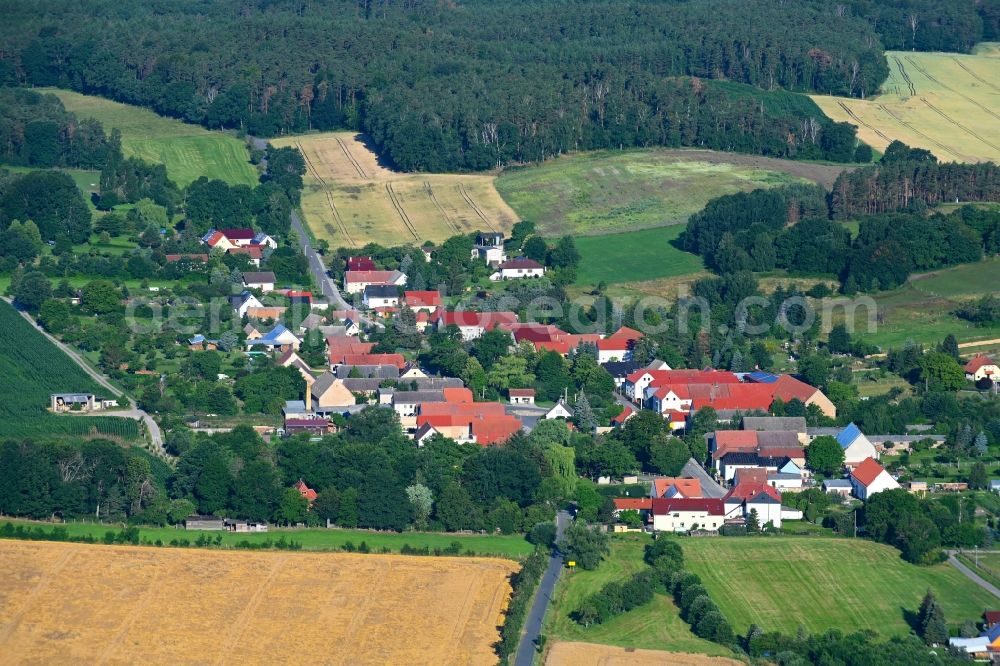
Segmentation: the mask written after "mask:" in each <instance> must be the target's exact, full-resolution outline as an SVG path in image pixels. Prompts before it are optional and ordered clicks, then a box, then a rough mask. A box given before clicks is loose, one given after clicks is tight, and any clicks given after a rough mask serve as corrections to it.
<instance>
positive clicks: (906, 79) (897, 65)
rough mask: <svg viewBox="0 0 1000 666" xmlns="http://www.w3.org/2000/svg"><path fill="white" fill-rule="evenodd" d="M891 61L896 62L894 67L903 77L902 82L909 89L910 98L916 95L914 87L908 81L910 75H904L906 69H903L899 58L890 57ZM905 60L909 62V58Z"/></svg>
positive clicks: (909, 80)
mask: <svg viewBox="0 0 1000 666" xmlns="http://www.w3.org/2000/svg"><path fill="white" fill-rule="evenodd" d="M892 59H893V60H894V61H895V62H896V67H898V68H899V74H900V76H902V77H903V82H904V83H906V85H907V87H908V88H909V89H910V97H913V96H914V95H916V94H917V89H916V88H915V87H914V85H913V81H912V80H911V79H910V75H909V74H907V73H906V68H905V67H903V63H902V61H901V60H900V59H899V58H897V57H896V56H892ZM907 60H909V58H907ZM911 64H912V63H911ZM918 69H919V68H918ZM928 78H929V77H928Z"/></svg>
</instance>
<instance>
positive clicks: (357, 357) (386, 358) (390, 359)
mask: <svg viewBox="0 0 1000 666" xmlns="http://www.w3.org/2000/svg"><path fill="white" fill-rule="evenodd" d="M340 365H394V366H396V367H397V368H402V367H403V366H404V365H406V359H405V358H404V357H403V355H402V354H344V357H343V359H342V360H341V362H340Z"/></svg>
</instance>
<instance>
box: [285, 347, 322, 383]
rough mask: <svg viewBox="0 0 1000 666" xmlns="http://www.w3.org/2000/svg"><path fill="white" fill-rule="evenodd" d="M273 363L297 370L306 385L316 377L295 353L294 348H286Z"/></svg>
mask: <svg viewBox="0 0 1000 666" xmlns="http://www.w3.org/2000/svg"><path fill="white" fill-rule="evenodd" d="M275 365H278V366H280V367H282V368H295V369H296V370H298V371H299V374H300V375H302V379H304V380H305V382H306V385H309V384H312V383H313V382H314V381H316V377H314V376H313V374H312V370H311V369H310V368H309V366H308V365H307V364H306V362H305V361H303V360H302V358H301V357H300V356H299V355H298V354H296V353H295V350H294V349H286V350H285V352H284V353H283V354H282V355H281V356H279V357H278V360H277V361H275Z"/></svg>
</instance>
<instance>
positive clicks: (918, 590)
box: [682, 537, 996, 637]
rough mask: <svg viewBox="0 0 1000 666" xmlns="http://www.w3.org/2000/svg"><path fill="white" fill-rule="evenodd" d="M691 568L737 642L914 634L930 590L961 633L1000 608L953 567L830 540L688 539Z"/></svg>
mask: <svg viewBox="0 0 1000 666" xmlns="http://www.w3.org/2000/svg"><path fill="white" fill-rule="evenodd" d="M682 545H683V548H684V557H685V561H686V564H687V568H688V569H690V570H691V571H693V572H694V573H696V574H698V575H699V576H700V577H701V579H702V581H703V582H704V584H705V587H706V588H708V591H709V594H710V595H711V597H712V599H713V600H714V601H715V603H716V604H718V606H719V608H720V609H721V610H722V612H723V613H724V614H725V615H726V617H727V618H728V619H729V621H730V623H731V624H732V625H733V631H735V632H736V633H737V634H738V635H739V634H743V633H745V632H746V630H747V628H748V627H749V626H750V624H751V623H756V624H757V625H759V626H760V627H762V628H763V629H764V630H765V631H773V630H777V631H782V632H785V633H788V634H792V635H794V634H795V632H796V631H797V628H798V627H799V626H800V625H801V626H803V627H805V629H806V631H808V632H823V631H826V630H827V629H839V630H841V631H843V632H845V633H846V632H851V631H857V630H862V629H870V630H872V631H874V632H877V633H879V634H881V635H883V636H887V637H888V636H894V635H905V634H907V633H909V632H910V631H911V629H910V626H909V624H908V623H907V619H906V618H907V615H906V614H907V613H915V612H916V610H917V608H918V607H919V606H920V600H921V599H922V598H923V595H924V593H925V592H926V591H927V589H928V588H931V589H933V590H934V592H935V594H937V597H938V600H939V601H940V602H941V606H942V607H943V609H944V614H945V618H946V619H947V620H948V622H950V623H951V624H952V625H954V626H957V625H959V624H961V622H962V621H963V620H966V619H976V618H978V617H979V616H980V615H981V614H982V612H983V609H984V608H991V607H993V606H994V605H995V603H996V598H994V597H993V595H992V594H990V593H989V592H986V591H985V590H983V589H981V588H979V587H978V586H976V585H975V584H974V583H972V582H971V581H970V580H969V579H967V578H966V577H965V576H963V575H962V574H961V573H959V572H958V570H956V569H954V568H953V567H952V566H951V565H949V564H938V565H934V566H931V567H918V566H916V565H913V564H909V563H907V562H904V561H903V560H902V559H900V556H899V551H897V550H896V549H895V548H891V547H889V546H885V545H882V544H877V543H873V542H870V541H863V540H850V539H839V538H824V537H782V538H744V539H685V540H684V541H683V544H682Z"/></svg>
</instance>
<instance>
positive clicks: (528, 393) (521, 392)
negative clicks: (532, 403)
mask: <svg viewBox="0 0 1000 666" xmlns="http://www.w3.org/2000/svg"><path fill="white" fill-rule="evenodd" d="M507 395H508V396H509V397H511V398H534V397H535V389H532V388H526V389H518V388H512V389H507Z"/></svg>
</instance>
